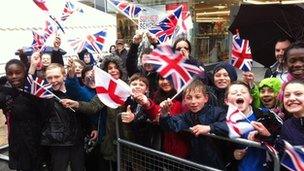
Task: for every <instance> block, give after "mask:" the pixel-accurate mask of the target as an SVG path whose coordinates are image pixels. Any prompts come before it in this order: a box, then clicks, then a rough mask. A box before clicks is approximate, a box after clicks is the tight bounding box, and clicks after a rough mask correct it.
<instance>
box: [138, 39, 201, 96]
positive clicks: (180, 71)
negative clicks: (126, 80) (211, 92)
mask: <svg viewBox="0 0 304 171" xmlns="http://www.w3.org/2000/svg"><path fill="white" fill-rule="evenodd" d="M143 63H150V64H152V65H153V67H154V69H155V70H156V72H158V73H159V74H160V75H161V76H162V77H164V78H168V79H169V80H171V81H172V82H173V85H174V88H175V89H176V90H177V91H179V90H180V89H181V88H182V87H183V85H185V84H187V83H189V81H191V79H192V76H193V75H202V74H203V70H202V69H200V68H198V67H197V66H195V65H191V64H188V63H187V62H186V59H185V57H184V56H183V55H182V54H180V53H175V52H174V51H173V50H172V47H171V46H168V45H163V46H159V47H157V48H156V49H154V50H153V51H152V52H151V53H150V54H149V55H146V56H144V57H143Z"/></svg>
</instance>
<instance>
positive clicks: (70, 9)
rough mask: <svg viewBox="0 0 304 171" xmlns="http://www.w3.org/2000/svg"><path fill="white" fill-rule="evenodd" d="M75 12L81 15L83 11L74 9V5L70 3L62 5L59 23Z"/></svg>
mask: <svg viewBox="0 0 304 171" xmlns="http://www.w3.org/2000/svg"><path fill="white" fill-rule="evenodd" d="M75 11H79V12H80V13H83V10H82V9H81V8H76V7H75V5H74V4H72V3H71V2H70V1H67V2H66V3H65V5H64V8H63V11H62V14H61V21H65V20H66V19H67V18H68V17H69V16H70V15H72V14H73V13H74V12H75Z"/></svg>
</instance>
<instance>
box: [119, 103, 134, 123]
mask: <svg viewBox="0 0 304 171" xmlns="http://www.w3.org/2000/svg"><path fill="white" fill-rule="evenodd" d="M134 118H135V115H134V113H132V111H131V107H130V105H128V107H127V110H126V111H125V112H122V113H121V120H122V122H123V123H130V122H132V121H133V120H134Z"/></svg>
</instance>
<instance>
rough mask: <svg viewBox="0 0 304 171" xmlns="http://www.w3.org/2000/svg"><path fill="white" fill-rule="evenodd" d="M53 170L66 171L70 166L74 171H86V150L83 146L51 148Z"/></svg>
mask: <svg viewBox="0 0 304 171" xmlns="http://www.w3.org/2000/svg"><path fill="white" fill-rule="evenodd" d="M50 154H51V170H53V171H66V170H67V167H68V165H69V164H70V167H71V170H72V171H84V170H85V168H84V149H83V146H82V145H74V146H67V147H64V146H56V147H50Z"/></svg>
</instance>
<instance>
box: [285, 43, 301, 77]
mask: <svg viewBox="0 0 304 171" xmlns="http://www.w3.org/2000/svg"><path fill="white" fill-rule="evenodd" d="M287 67H288V71H289V72H290V74H291V75H292V76H293V77H295V78H296V79H302V78H304V48H298V49H291V50H289V52H288V54H287Z"/></svg>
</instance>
